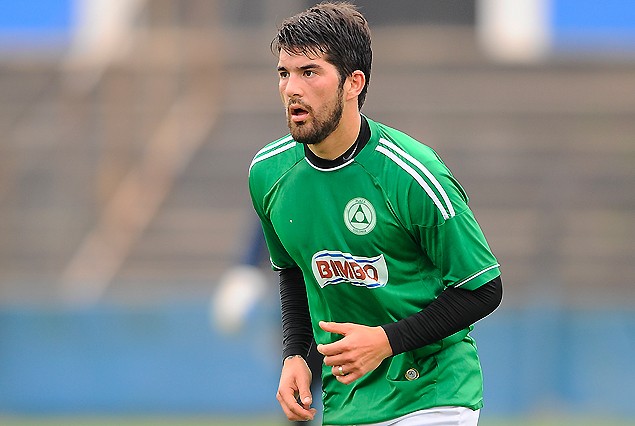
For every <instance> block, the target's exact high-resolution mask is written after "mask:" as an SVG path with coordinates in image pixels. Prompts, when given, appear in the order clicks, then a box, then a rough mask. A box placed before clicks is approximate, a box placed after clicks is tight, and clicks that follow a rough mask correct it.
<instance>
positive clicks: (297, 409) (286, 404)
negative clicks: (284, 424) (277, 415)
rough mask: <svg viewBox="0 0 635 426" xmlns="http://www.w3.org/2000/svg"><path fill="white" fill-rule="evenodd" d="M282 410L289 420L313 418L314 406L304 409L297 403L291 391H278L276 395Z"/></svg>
mask: <svg viewBox="0 0 635 426" xmlns="http://www.w3.org/2000/svg"><path fill="white" fill-rule="evenodd" d="M276 397H277V399H278V402H279V403H280V407H282V411H283V412H284V414H285V415H286V416H287V419H289V420H291V421H301V420H313V417H314V416H315V413H316V410H315V408H310V409H306V408H304V407H303V406H302V405H300V404H299V403H298V401H297V400H296V398H295V395H294V394H293V393H289V392H280V391H278V395H277V396H276Z"/></svg>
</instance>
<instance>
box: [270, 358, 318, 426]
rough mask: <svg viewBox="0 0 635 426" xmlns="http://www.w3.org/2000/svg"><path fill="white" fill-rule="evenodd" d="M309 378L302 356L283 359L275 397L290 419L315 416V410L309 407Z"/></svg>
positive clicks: (308, 371) (299, 419) (310, 397)
mask: <svg viewBox="0 0 635 426" xmlns="http://www.w3.org/2000/svg"><path fill="white" fill-rule="evenodd" d="M311 378H312V376H311V370H310V369H309V366H308V365H307V364H306V361H305V360H304V358H302V357H300V356H295V357H292V358H287V359H285V360H284V364H283V365H282V373H281V374H280V384H279V385H278V393H277V394H276V398H277V399H278V402H279V403H280V406H281V407H282V411H284V414H285V415H286V416H287V418H288V419H289V420H291V421H307V420H313V418H314V417H315V414H316V412H317V410H316V409H315V408H311V403H312V402H313V398H312V396H311ZM298 399H299V400H300V402H298Z"/></svg>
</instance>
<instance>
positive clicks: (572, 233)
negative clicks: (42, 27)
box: [0, 0, 635, 304]
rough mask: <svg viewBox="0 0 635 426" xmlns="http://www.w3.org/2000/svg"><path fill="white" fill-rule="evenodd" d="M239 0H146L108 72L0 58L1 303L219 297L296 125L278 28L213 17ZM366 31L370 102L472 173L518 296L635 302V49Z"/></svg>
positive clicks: (482, 216) (469, 177) (515, 299)
mask: <svg viewBox="0 0 635 426" xmlns="http://www.w3.org/2000/svg"><path fill="white" fill-rule="evenodd" d="M238 3H240V4H242V2H236V3H231V4H232V5H233V6H232V7H235V8H236V9H232V10H229V11H228V10H225V9H223V10H220V9H215V8H214V7H215V6H218V5H219V4H224V3H222V2H209V1H194V0H192V1H189V2H173V1H168V0H157V1H151V2H148V3H147V4H146V6H145V7H144V8H143V9H142V10H141V12H140V14H139V16H138V19H137V24H136V25H137V26H138V28H136V29H135V33H134V35H135V40H134V43H135V46H136V48H135V49H133V52H134V53H133V54H131V55H128V56H125V57H123V58H121V59H120V60H117V61H115V62H112V63H110V64H109V65H108V66H107V67H106V68H105V69H103V70H102V72H101V73H99V75H97V77H95V75H94V74H91V73H89V72H83V71H81V70H78V69H75V70H69V69H68V68H67V67H65V66H64V65H63V64H49V65H42V64H39V65H38V64H15V63H13V64H12V63H0V134H2V135H3V142H2V143H1V144H0V235H1V236H2V238H0V299H1V300H2V301H4V302H5V303H12V302H25V301H27V302H37V301H41V302H50V301H64V300H71V301H72V300H77V301H82V300H84V301H90V300H96V299H99V298H102V297H103V298H105V300H118V301H129V302H132V303H137V302H148V301H156V300H165V299H170V300H174V299H180V298H189V299H191V298H200V297H208V296H209V294H210V293H211V292H212V290H213V286H214V284H215V282H216V280H217V279H218V276H219V275H220V274H221V273H222V272H223V271H224V270H225V269H226V268H228V267H229V266H231V265H232V263H233V262H234V261H235V260H236V259H237V258H238V257H239V254H240V252H241V250H242V249H243V248H244V247H243V246H244V244H245V242H246V241H247V240H248V235H247V234H248V232H249V230H250V229H251V225H252V222H253V219H254V218H253V214H252V213H251V207H250V201H249V197H248V193H247V186H246V185H247V167H248V164H249V162H250V160H251V158H252V156H253V154H254V153H255V152H256V151H257V150H258V149H259V148H260V147H261V146H262V145H264V144H265V143H267V142H269V141H271V140H274V139H276V138H277V137H279V136H281V135H283V134H284V133H286V128H285V125H284V119H283V112H282V109H281V107H280V106H279V105H278V103H279V101H278V97H277V96H278V95H277V91H276V85H277V81H276V75H275V69H274V68H275V58H274V57H273V56H271V53H270V52H269V50H268V49H269V41H270V38H271V37H272V35H273V34H272V33H273V28H274V26H273V24H271V22H268V23H267V25H265V26H264V27H261V26H257V25H256V26H254V25H251V26H250V25H245V26H240V25H238V26H234V27H229V26H227V25H226V26H222V25H220V24H218V22H216V21H215V20H217V19H221V17H226V16H227V15H228V14H231V13H234V14H236V13H238V12H237V10H238V6H236V5H237V4H238ZM291 3H293V2H291ZM296 6H297V5H296ZM225 7H229V6H227V5H225ZM241 10H242V9H241ZM286 12H287V11H280V13H279V14H278V13H274V12H272V11H262V13H263V14H265V15H266V16H269V17H270V19H271V20H273V19H274V17H276V16H278V15H279V16H282V14H283V13H284V15H285V16H286V15H287V13H286ZM291 13H292V12H291ZM269 24H271V25H269ZM373 33H374V52H375V64H374V67H373V75H372V81H371V86H370V90H369V95H368V100H367V103H366V106H365V107H364V112H365V113H366V114H367V115H368V116H370V117H371V118H375V119H377V120H379V121H382V122H384V123H386V124H388V125H391V126H393V127H397V128H400V129H401V130H403V131H405V132H407V133H409V134H411V135H412V136H414V137H416V138H418V139H420V140H421V141H422V142H424V143H426V144H428V145H430V146H432V147H433V148H435V149H436V150H437V151H438V152H439V153H440V154H441V156H442V157H443V158H444V160H445V161H446V163H447V164H448V165H449V166H450V168H451V169H452V170H453V172H454V173H455V175H456V176H457V178H458V179H459V180H460V181H461V183H462V184H463V185H464V186H465V188H466V190H467V191H468V193H469V194H470V195H471V198H472V203H471V205H472V207H473V209H474V210H475V212H476V215H477V218H478V219H479V221H480V223H481V225H482V226H483V228H484V229H485V232H486V235H487V236H488V239H489V242H490V244H491V245H492V247H493V249H494V251H495V253H496V254H497V256H498V257H499V259H500V261H501V263H502V265H503V267H502V270H503V274H504V282H505V284H506V302H507V303H511V304H523V303H531V302H537V303H538V302H540V301H544V299H545V298H546V299H548V300H549V299H552V300H554V301H556V302H558V301H559V302H566V303H579V304H587V303H595V302H596V301H597V300H600V301H606V302H610V301H615V300H618V301H628V300H631V301H632V300H633V298H634V297H635V291H634V289H633V286H632V283H633V281H634V279H635V262H634V260H635V259H633V253H635V218H634V216H635V215H634V212H635V191H633V185H634V184H635V167H634V164H635V139H634V138H633V135H635V98H634V97H633V96H632V94H633V93H635V63H613V64H600V63H584V64H583V63H558V62H550V63H545V64H538V65H535V66H505V65H497V64H492V63H490V62H488V61H487V60H486V59H485V58H483V57H482V56H481V54H480V53H479V51H478V48H477V46H476V44H475V40H474V37H473V32H472V31H471V29H470V28H469V27H423V28H422V27H407V26H401V27H379V28H376V29H375V30H374V32H373ZM117 200H118V201H117ZM75 296H77V297H75Z"/></svg>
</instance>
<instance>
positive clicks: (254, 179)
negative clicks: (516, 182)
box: [249, 120, 500, 424]
mask: <svg viewBox="0 0 635 426" xmlns="http://www.w3.org/2000/svg"><path fill="white" fill-rule="evenodd" d="M368 123H369V127H370V134H371V136H370V140H369V141H368V143H367V144H366V145H365V146H364V148H363V149H362V150H361V151H360V152H359V153H358V154H357V155H356V156H355V157H354V158H352V159H350V161H348V162H344V163H343V164H341V165H340V166H339V167H337V168H329V169H322V168H320V167H319V166H316V165H315V164H312V163H311V162H310V161H309V160H308V159H307V158H306V156H305V151H304V146H303V145H302V144H299V143H296V142H295V141H294V140H293V139H292V138H291V136H287V137H285V138H282V139H280V140H278V141H275V142H273V143H271V144H269V145H267V146H265V147H264V148H263V149H262V150H260V151H259V152H258V153H257V154H256V156H255V157H254V160H253V162H252V164H251V167H250V175H249V188H250V192H251V196H252V200H253V204H254V207H255V210H256V212H257V213H258V215H259V217H260V219H261V222H262V226H263V230H264V234H265V239H266V241H267V246H268V248H269V253H270V256H271V262H272V265H273V267H274V268H275V269H284V268H294V267H299V268H300V269H301V270H302V273H303V276H304V281H305V283H306V291H307V297H308V302H309V311H310V315H311V321H312V324H313V333H314V335H315V340H316V342H317V343H323V344H327V343H331V342H334V341H336V340H338V339H339V338H341V337H342V336H340V335H337V334H331V333H327V332H325V331H323V330H322V329H321V328H320V327H319V326H318V322H319V321H322V320H323V321H333V322H351V323H356V324H363V325H368V326H378V325H383V324H387V323H391V322H395V321H398V320H400V319H402V318H405V317H408V316H410V315H413V314H415V313H417V312H419V311H421V310H422V309H424V308H425V307H426V306H427V305H429V304H430V303H431V302H432V301H433V300H434V299H435V298H436V297H437V296H438V295H439V294H440V293H441V292H442V291H443V290H444V288H446V287H448V286H455V287H461V288H465V289H471V290H473V289H476V288H478V287H480V286H481V285H483V284H485V283H487V282H489V281H491V280H492V279H494V278H496V277H497V276H498V275H499V274H500V272H499V269H498V268H499V265H498V262H497V261H496V258H495V257H494V256H493V255H492V253H491V250H490V248H489V247H488V245H487V242H486V241H485V238H484V236H483V233H482V231H481V229H480V227H479V225H478V223H477V222H476V220H475V219H474V216H473V214H472V212H471V210H470V209H469V208H468V197H467V195H466V194H465V191H464V190H463V189H462V188H461V186H460V185H459V183H458V182H457V181H456V179H455V178H454V177H453V175H452V173H451V172H450V171H449V170H448V168H447V167H446V166H445V165H444V164H443V162H442V161H441V160H440V158H439V157H438V156H437V154H436V153H435V152H434V151H433V150H432V149H431V148H429V147H427V146H425V145H423V144H421V143H419V142H418V141H416V140H414V139H412V138H411V137H409V136H408V135H405V134H404V133H401V132H399V131H397V130H395V129H392V128H389V127H387V126H385V125H382V124H380V123H377V122H374V121H372V120H368ZM470 330H471V327H469V328H467V329H465V330H462V331H460V332H458V333H456V334H454V335H452V336H449V337H447V338H445V339H443V340H441V341H439V342H436V343H434V344H431V345H428V346H425V347H422V348H419V349H417V350H413V351H410V352H406V353H402V354H398V355H395V356H392V357H389V358H387V359H385V360H384V361H383V362H382V364H381V365H380V366H379V367H378V368H377V369H375V370H374V371H372V372H369V373H368V374H366V375H365V376H363V377H362V378H360V379H359V380H357V381H355V382H353V383H352V384H350V385H344V384H341V383H340V382H338V381H337V380H336V379H335V377H334V376H333V375H332V374H331V367H328V366H324V368H323V370H322V386H323V395H322V396H323V404H324V413H323V419H324V423H325V424H360V423H361V424H364V423H375V422H380V421H385V420H389V419H393V418H396V417H399V416H402V415H405V414H408V413H411V412H414V411H417V410H422V409H426V408H431V407H438V406H464V407H469V408H472V409H478V408H480V407H481V406H482V375H481V368H480V363H479V360H478V356H477V350H476V346H475V343H474V341H473V339H472V338H471V337H470V336H469V334H468V333H469V331H470Z"/></svg>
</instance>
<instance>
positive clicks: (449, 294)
mask: <svg viewBox="0 0 635 426" xmlns="http://www.w3.org/2000/svg"><path fill="white" fill-rule="evenodd" d="M502 298H503V283H502V281H501V278H500V276H499V277H496V278H494V279H493V280H492V281H490V282H488V283H486V284H484V285H482V286H481V287H479V288H477V289H476V290H465V289H461V288H454V287H448V288H446V289H445V290H444V291H443V292H442V293H441V294H440V295H439V297H437V298H436V299H435V300H434V301H433V302H432V303H430V305H428V306H427V307H426V308H425V309H423V310H422V311H419V312H418V313H416V314H414V315H411V316H409V317H407V318H404V319H402V320H400V321H397V322H394V323H391V324H386V325H383V326H382V327H383V328H384V330H385V331H386V335H387V336H388V341H389V342H390V346H391V347H392V350H393V355H397V354H400V353H402V352H407V351H411V350H413V349H418V348H421V347H423V346H426V345H429V344H431V343H434V342H436V341H438V340H441V339H443V338H445V337H448V336H450V335H452V334H454V333H456V332H458V331H460V330H463V329H464V328H466V327H468V326H470V325H472V324H474V323H475V322H476V321H478V320H480V319H482V318H484V317H486V316H487V315H489V314H491V313H492V312H494V310H495V309H496V308H497V307H498V306H499V305H500V303H501V301H502Z"/></svg>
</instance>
